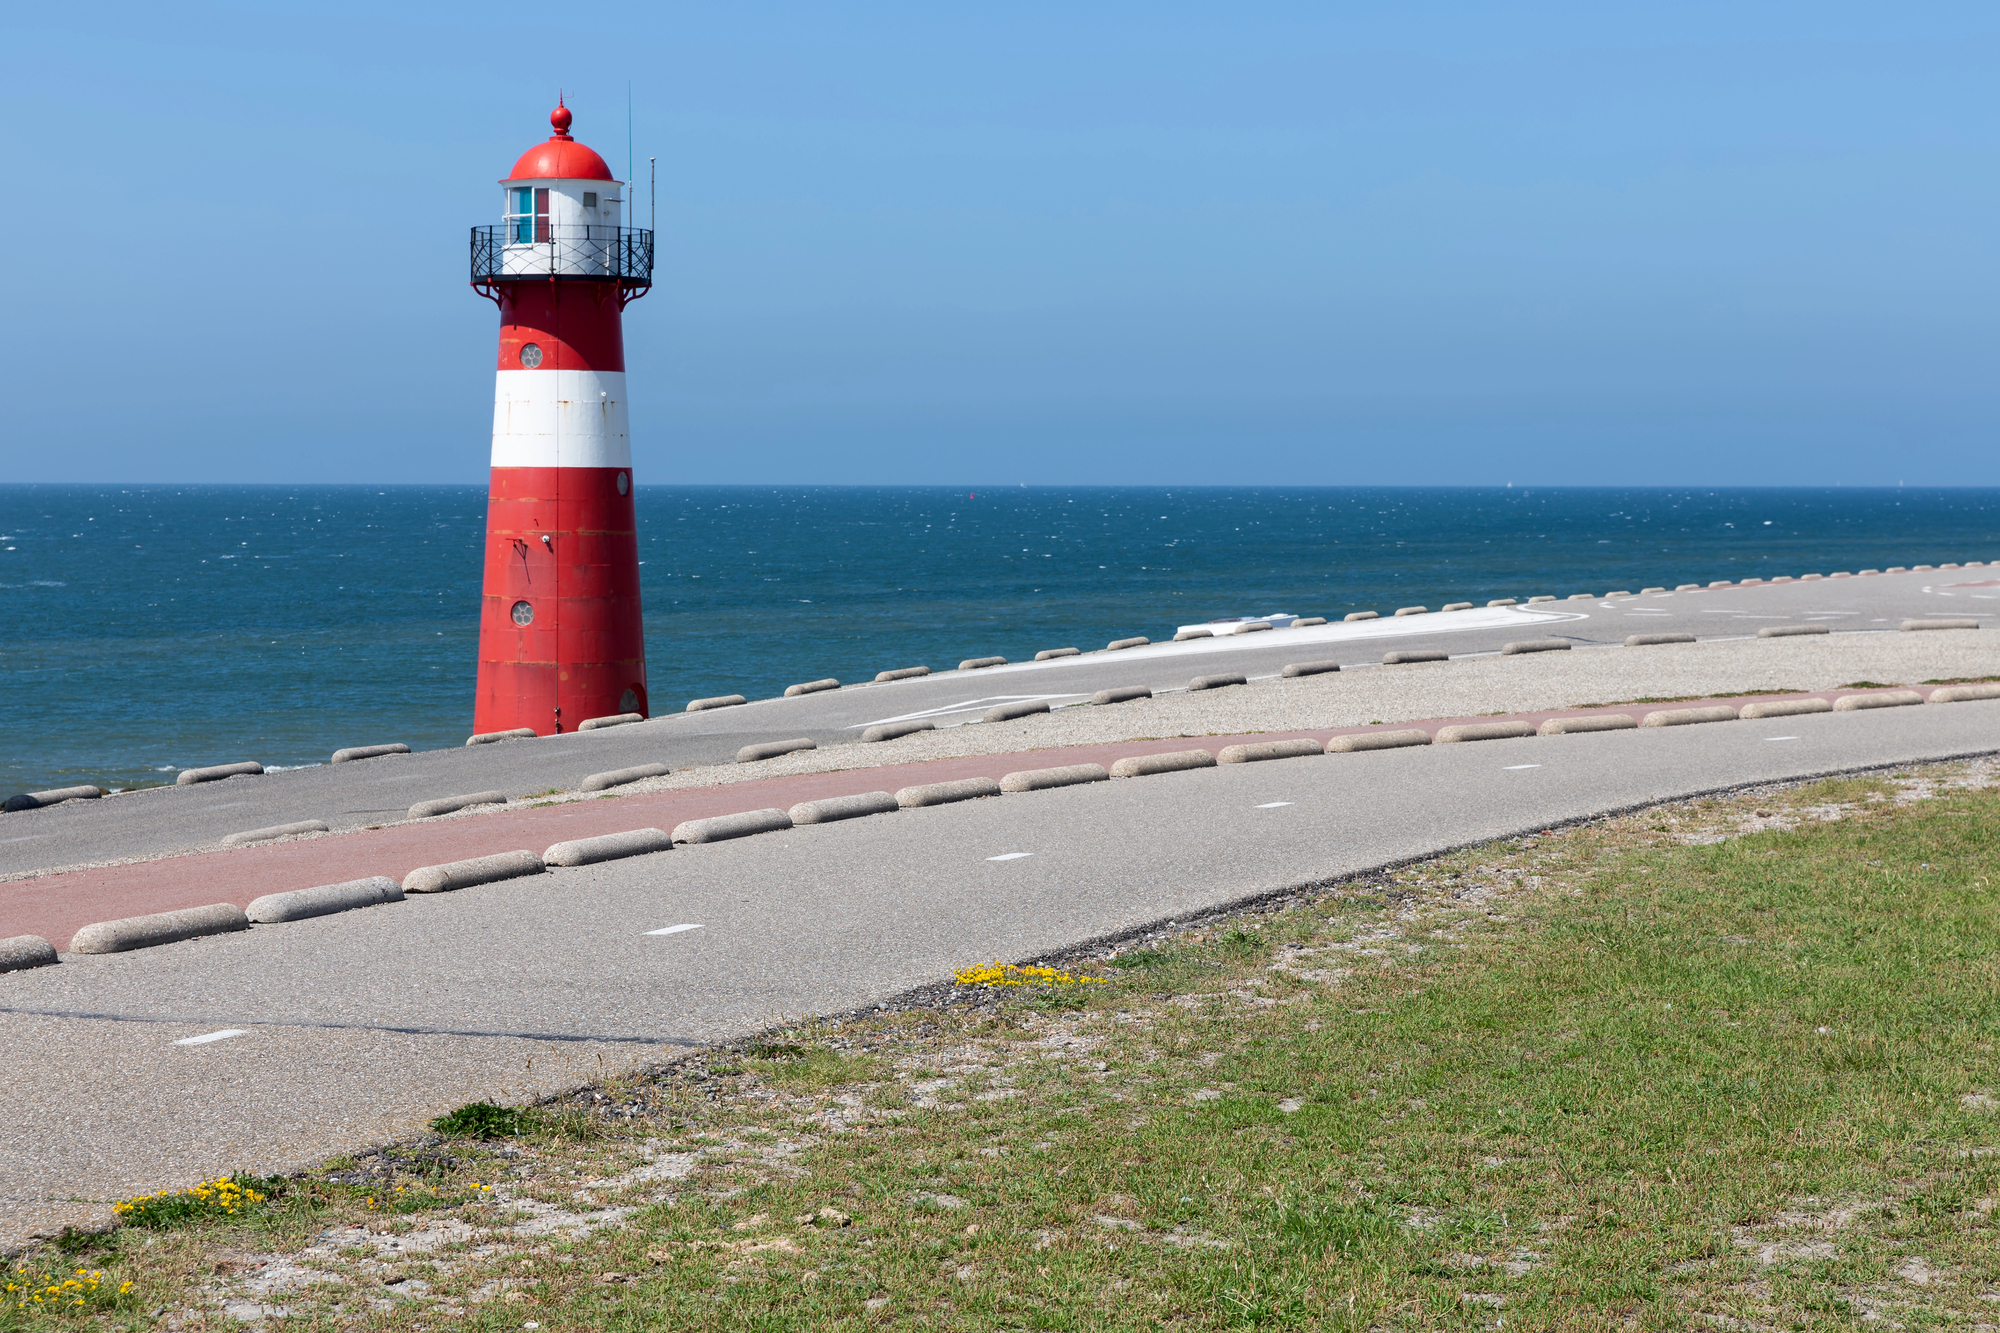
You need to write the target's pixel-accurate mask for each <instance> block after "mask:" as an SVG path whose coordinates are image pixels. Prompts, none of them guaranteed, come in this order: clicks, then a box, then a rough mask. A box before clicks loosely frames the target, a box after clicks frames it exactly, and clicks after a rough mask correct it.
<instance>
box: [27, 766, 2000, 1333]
mask: <svg viewBox="0 0 2000 1333" xmlns="http://www.w3.org/2000/svg"><path fill="white" fill-rule="evenodd" d="M1967 773H1970V774H1971V775H1972V776H1971V777H1968V776H1966V774H1967ZM1993 777H2000V770H1996V769H1991V768H1976V769H1972V770H1967V769H1964V768H1956V769H1933V770H1926V771H1923V772H1920V773H1915V774H1902V775H1892V776H1881V777H1867V778H1860V779H1843V780H1838V781H1834V782H1826V783H1819V784H1814V785H1812V786H1808V787H1802V788H1798V789H1793V790H1783V791H1761V792H1753V793H1747V794H1745V795H1743V796H1740V797H1733V798H1728V799H1703V800H1700V801H1695V802H1689V803H1685V804H1681V805H1676V806H1671V807H1663V808H1660V809H1655V810H1649V811H1644V812H1640V813H1638V814H1636V815H1633V816H1629V817H1624V818H1620V819H1616V820H1610V821H1604V822H1601V823H1598V824H1594V825H1590V826H1586V827H1583V828H1579V829H1573V830H1569V831H1566V832H1562V833H1557V834H1552V835H1539V836H1535V837H1531V838H1524V839H1520V840H1515V841H1510V842H1506V843H1501V844H1494V845H1490V846H1487V847H1483V848H1478V849H1474V850H1472V851H1470V852H1465V853H1461V854H1457V855H1453V856H1450V857H1445V858H1441V859H1438V860H1435V861H1431V862H1427V863H1424V864H1421V865H1417V866H1412V867H1409V868H1407V869H1405V870H1401V871H1398V872H1395V873H1393V874H1388V875H1383V876H1379V877H1377V878H1376V879H1374V880H1373V881H1371V882H1368V883H1365V884H1351V885H1345V886H1340V887H1339V888H1337V889H1335V890H1331V891H1328V892H1326V893H1323V894H1319V895H1313V896H1307V897H1302V898H1301V899H1300V900H1299V901H1298V902H1296V903H1295V904H1292V905H1290V906H1287V907H1283V908H1279V909H1274V910H1271V911H1268V912H1265V913H1261V914H1245V915H1240V916H1237V917H1233V918H1230V919H1227V920H1220V921H1215V922H1210V923H1207V924H1205V925H1199V926H1197V927H1196V928H1194V929H1192V930H1189V931H1187V932H1184V933H1181V934H1178V935H1173V936H1167V935H1160V936H1157V937H1153V938H1148V939H1146V940H1144V941H1139V942H1136V943H1135V944H1134V946H1133V947H1131V948H1128V949H1126V950H1124V951H1122V952H1120V953H1118V954H1117V955H1116V956H1115V957H1097V958H1075V959H1070V960H1066V961H1064V962H1063V963H1062V964H1060V967H1061V970H1062V971H1063V972H1065V973H1067V974H1070V975H1073V976H1076V975H1085V974H1088V975H1092V976H1101V977H1103V978H1104V979H1105V980H1104V981H1103V982H1102V983H1101V984H1088V985H1069V986H1062V985H1043V986H1036V985H1025V986H1000V985H986V986H980V985H974V986H961V987H957V988H956V995H955V997H954V1002H952V1003H950V1004H947V1005H944V1006H943V1007H940V1008H913V1009H908V1010H904V1011H901V1012H894V1013H882V1014H878V1015H876V1016H874V1017H872V1018H869V1019H866V1020H862V1021H856V1022H849V1023H838V1024H836V1023H814V1024H808V1025H805V1026H802V1027H800V1028H797V1029H794V1030H792V1031H788V1032H786V1033H783V1034H778V1035H774V1036H772V1037H770V1038H767V1039H765V1040H764V1041H761V1042H758V1043H754V1044H748V1045H746V1046H745V1047H743V1048H742V1049H739V1050H731V1051H716V1052H710V1053H706V1054H705V1055H703V1056H701V1057H697V1058H696V1059H694V1060H691V1061H689V1062H686V1063H685V1064H683V1065H680V1066H676V1067H675V1068H674V1069H672V1070H668V1071H664V1072H662V1073H660V1074H658V1075H656V1076H651V1077H645V1078H635V1079H632V1080H629V1081H625V1082H617V1083H607V1084H604V1085H601V1086H599V1087H596V1088H591V1089H586V1090H584V1091H582V1092H580V1093H579V1094H577V1095H576V1096H575V1097H574V1098H572V1099H570V1100H569V1101H567V1102H565V1103H564V1104H563V1105H561V1106H559V1107H544V1108H532V1113H531V1114H529V1115H528V1116H527V1117H526V1118H525V1119H523V1120H521V1121H519V1122H517V1128H519V1129H520V1131H521V1132H520V1133H519V1135H518V1136H517V1137H516V1136H509V1137H504V1138H492V1139H482V1138H476V1137H469V1136H468V1137H451V1138H447V1139H443V1140H441V1141H436V1142H431V1143H427V1144H421V1145H405V1146H403V1147H401V1148H397V1149H393V1150H381V1151H379V1152H377V1153H376V1154H374V1155H372V1156H365V1157H358V1158H355V1159H349V1160H343V1161H339V1162H334V1163H328V1164H326V1166H325V1167H323V1168H322V1169H320V1170H318V1171H316V1172H312V1173H308V1174H307V1175H305V1176H303V1177H301V1178H299V1179H297V1180H294V1181H292V1182H290V1184H289V1186H288V1188H287V1189H286V1190H285V1191H284V1193H283V1194H282V1196H280V1197H277V1198H275V1199H274V1200H273V1201H272V1202H270V1203H269V1204H266V1205H265V1206H263V1207H262V1208H260V1209H258V1210H257V1211H256V1213H255V1214H254V1215H252V1216H247V1217H242V1218H221V1219H206V1220H198V1221H195V1222H193V1223H190V1224H189V1225H187V1226H186V1227H183V1228H182V1229H179V1230H176V1231H173V1232H168V1233H146V1232H140V1231H136V1230H131V1229H121V1230H118V1231H114V1232H112V1233H109V1235H107V1236H104V1237H101V1238H99V1241H98V1248H97V1249H96V1250H94V1251H92V1252H90V1253H88V1254H79V1255H76V1256H73V1257H71V1258H65V1259H64V1260H63V1263H64V1264H66V1265H67V1267H65V1268H63V1270H62V1271H68V1270H69V1269H73V1268H77V1267H85V1268H87V1269H88V1271H92V1272H100V1271H101V1273H102V1274H103V1277H102V1283H103V1284H104V1287H105V1288H107V1289H116V1288H117V1287H118V1286H119V1284H121V1283H124V1282H131V1283H132V1284H133V1288H132V1291H133V1294H132V1296H131V1297H130V1298H129V1299H127V1298H121V1299H124V1301H125V1303H124V1304H123V1305H121V1306H120V1307H119V1311H118V1312H116V1313H113V1314H110V1315H96V1314H91V1313H90V1312H89V1311H88V1310H84V1309H81V1308H79V1309H78V1310H77V1313H75V1314H74V1315H54V1314H46V1313H36V1314H32V1315H24V1316H21V1318H22V1319H23V1320H27V1319H32V1320H35V1321H38V1323H37V1324H36V1325H35V1326H40V1325H42V1324H47V1325H50V1326H55V1325H58V1324H62V1323H65V1322H68V1323H71V1324H74V1323H76V1322H77V1321H81V1320H86V1319H88V1320H96V1321H97V1322H98V1323H99V1324H102V1323H103V1322H105V1320H106V1319H124V1320H125V1322H126V1324H127V1326H130V1327H137V1326H142V1325H144V1324H146V1323H147V1322H149V1321H150V1318H151V1316H150V1313H149V1312H151V1311H154V1310H158V1309H162V1308H165V1309H167V1310H169V1311H170V1314H169V1315H168V1316H164V1318H171V1319H172V1320H173V1321H174V1323H175V1326H176V1327H178V1328H181V1329H196V1328H223V1327H232V1326H237V1325H235V1324H234V1322H233V1321H232V1320H230V1319H228V1318H227V1317H226V1316H225V1315H223V1314H222V1312H221V1310H220V1306H219V1302H220V1300H221V1299H222V1297H223V1296H224V1295H226V1294H227V1293H229V1292H230V1291H241V1290H247V1289H248V1288H246V1287H243V1286H242V1285H241V1284H242V1283H245V1282H248V1281H249V1280H250V1279H248V1278H242V1277H236V1276H232V1272H233V1271H234V1270H232V1269H230V1267H229V1266H230V1265H238V1266H242V1265H248V1264H251V1263H252V1262H256V1263H263V1264H265V1265H266V1267H265V1268H263V1269H261V1270H257V1271H258V1272H260V1273H262V1274H265V1275H266V1276H265V1277H262V1278H259V1279H258V1280H259V1281H260V1282H264V1283H265V1284H266V1285H265V1287H264V1288H263V1289H262V1290H264V1291H266V1292H269V1291H270V1290H271V1288H270V1286H269V1282H270V1279H269V1277H268V1274H270V1273H272V1272H274V1271H278V1266H280V1265H287V1264H289V1265H292V1266H293V1267H294V1268H295V1269H297V1270H299V1271H304V1270H310V1271H311V1272H314V1273H319V1274H324V1275H325V1280H322V1281H320V1282H318V1284H317V1285H304V1284H303V1283H301V1284H299V1285H295V1286H293V1287H291V1288H289V1289H285V1288H279V1289H278V1292H277V1294H266V1295H263V1296H261V1297H260V1299H264V1300H269V1301H277V1300H279V1299H282V1301H283V1304H284V1305H285V1307H286V1308H287V1309H289V1310H290V1311H291V1312H292V1313H291V1317H290V1318H289V1319H286V1320H273V1321H271V1322H270V1323H268V1324H267V1327H270V1328H273V1329H275V1328H280V1327H299V1328H306V1327H328V1328H331V1327H342V1328H354V1327H360V1328H375V1327H380V1328H385V1329H389V1328H394V1329H403V1328H411V1329H414V1328H419V1327H422V1328H435V1327H438V1326H440V1325H443V1326H449V1327H454V1328H457V1327H465V1328H487V1329H500V1328H520V1327H522V1326H523V1325H524V1324H526V1323H529V1322H533V1323H535V1324H537V1325H538V1326H539V1327H540V1328H541V1329H543V1330H572V1329H574V1330H583V1329H593V1330H595V1329H605V1330H626V1329H683V1328H704V1329H707V1328H715V1329H757V1330H766V1329H814V1330H818V1329H864V1328H867V1329H873V1328H939V1329H945V1328H949V1329H1001V1328H1005V1329H1016V1328H1022V1329H1052V1330H1054V1329H1063V1330H1069V1329H1076V1330H1083V1329H1093V1330H1094V1329H1127V1328H1130V1329H1141V1328H1145V1329H1151V1328H1170V1329H1185V1330H1208V1329H1217V1330H1221V1329H1242V1328H1311V1329H1353V1328H1374V1329H1435V1328H1475V1327H1477V1328H1492V1327H1495V1326H1497V1325H1500V1324H1501V1322H1502V1321H1503V1320H1504V1325H1505V1326H1507V1327H1529V1328H1559V1329H1572V1328H1573V1329H1603V1328H1618V1327H1631V1328H1647V1329H1654V1328H1658V1329H1673V1328H1714V1327H1724V1328H1756V1329H1764V1328H1773V1329H1775V1328H1808V1329H1816V1328H1836V1327H1841V1328H1844V1327H1849V1326H1851V1325H1852V1324H1854V1323H1855V1322H1857V1321H1861V1320H1871V1321H1872V1320H1877V1319H1879V1320H1881V1321H1882V1322H1884V1323H1885V1324H1894V1325H1900V1326H1904V1327H1911V1328H1929V1327H1943V1326H1947V1325H1959V1324H1963V1325H1965V1326H1968V1327H1970V1326H1973V1325H1975V1324H1977V1323H1979V1322H1981V1321H1984V1322H1986V1323H1991V1322H1993V1319H1992V1312H1993V1310H1994V1308H1995V1307H1994V1301H1995V1298H1996V1297H2000V1245H1996V1243H1995V1242H1996V1240H2000V1234H1996V1229H1995V1226H1994V1208H1995V1203H1994V1199H1995V1196H1996V1195H2000V1151H1996V1145H1997V1144H2000V1075H1996V1073H1995V1041H1996V1037H2000V1005H1996V1003H1995V1000H1994V997H1995V995H1996V994H2000V912H1997V911H1996V895H1995V889H1996V888H2000V838H1996V830H2000V788H1994V787H1989V786H1984V785H1980V783H1983V782H1985V781H1987V780H1988V779H1990V778H1993ZM1975 779H1977V780H1976V781H1975ZM1058 997H1060V999H1061V1001H1062V1002H1063V1003H1064V1004H1079V1005H1080V1007H1074V1008H1063V1007H1051V1006H1050V1004H1049V1002H1050V1001H1051V1000H1054V999H1056V998H1058ZM491 1118H492V1117H491V1116H490V1114H489V1113H488V1112H485V1111H481V1112H478V1113H476V1114H474V1115H470V1116H468V1117H467V1121H466V1126H465V1128H466V1129H467V1130H468V1131H470V1132H477V1131H478V1129H479V1127H480V1126H481V1125H484V1124H486V1123H488V1122H489V1121H490V1120H491ZM566 1122H567V1123H568V1124H570V1125H571V1126H573V1127H577V1128H574V1129H573V1130H571V1131H565V1130H564V1129H563V1125H564V1123H566ZM584 1126H588V1127H589V1129H588V1131H587V1132H581V1130H580V1127H584ZM489 1185H490V1186H493V1187H495V1188H491V1189H488V1188H486V1186H489ZM475 1186H476V1187H475ZM399 1187H400V1190H401V1194H400V1195H398V1193H397V1191H398V1189H399ZM412 1192H417V1193H419V1194H420V1195H421V1196H422V1197H420V1199H419V1200H418V1201H417V1203H416V1204H415V1205H414V1206H408V1207H406V1206H405V1205H404V1204H403V1203H401V1202H399V1201H398V1200H399V1199H406V1198H408V1197H409V1195H410V1194H411V1193H412ZM385 1200H386V1201H387V1203H386V1206H385ZM611 1210H630V1211H616V1212H614V1211H611ZM148 1241H154V1242H157V1243H155V1244H148V1243H147V1242H148ZM391 1242H393V1245H392V1244H391ZM218 1265H222V1268H221V1269H218ZM49 1266H50V1267H51V1268H52V1269H53V1268H56V1267H57V1266H58V1265H57V1264H56V1263H55V1261H53V1260H51V1263H50V1265H49ZM190 1274H194V1275H195V1276H190ZM232 1283H234V1284H237V1285H235V1286H232V1285H231V1284H232ZM364 1298H365V1299H364ZM371 1302H372V1303H371ZM128 1308H129V1309H130V1310H132V1311H137V1312H139V1314H140V1315H141V1316H144V1317H134V1318H126V1316H125V1314H124V1313H123V1311H125V1310H126V1309H128ZM6 1326H7V1325H6V1323H5V1322H4V1321H0V1327H6Z"/></svg>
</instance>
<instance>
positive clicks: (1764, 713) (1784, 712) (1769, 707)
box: [1736, 699, 1833, 722]
mask: <svg viewBox="0 0 2000 1333" xmlns="http://www.w3.org/2000/svg"><path fill="white" fill-rule="evenodd" d="M1832 711H1833V705H1832V704H1831V703H1829V702H1828V701H1827V700H1825V699H1766V700H1765V701H1763V702H1762V703H1754V704H1744V705H1743V707H1741V708H1740V709H1738V710H1737V711H1736V715H1737V716H1738V717H1740V718H1743V719H1744V720H1746V721H1750V722H1754V721H1756V720H1757V719H1758V718H1760V717H1800V716H1802V715H1804V714H1806V713H1831V712H1832Z"/></svg>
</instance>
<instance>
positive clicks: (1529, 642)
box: [1500, 639, 1570, 657]
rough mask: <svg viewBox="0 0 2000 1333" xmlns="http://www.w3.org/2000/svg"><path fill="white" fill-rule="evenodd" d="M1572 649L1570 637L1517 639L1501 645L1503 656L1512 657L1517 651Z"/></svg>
mask: <svg viewBox="0 0 2000 1333" xmlns="http://www.w3.org/2000/svg"><path fill="white" fill-rule="evenodd" d="M1569 649H1570V642H1569V640H1568V639H1516V640H1514V642H1512V643H1503V644H1501V645H1500V655H1501V656H1502V657H1512V656H1514V655H1515V654H1517V653H1566V652H1568V651H1569Z"/></svg>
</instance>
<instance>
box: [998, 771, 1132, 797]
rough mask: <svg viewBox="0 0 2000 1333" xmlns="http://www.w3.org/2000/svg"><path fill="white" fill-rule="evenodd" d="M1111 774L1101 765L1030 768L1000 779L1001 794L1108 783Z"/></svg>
mask: <svg viewBox="0 0 2000 1333" xmlns="http://www.w3.org/2000/svg"><path fill="white" fill-rule="evenodd" d="M1110 780H1111V774H1109V773H1107V772H1106V771H1105V770H1104V765H1102V764H1065V765H1063V766H1062V767H1060V768H1030V769H1023V770H1022V771H1021V772H1019V773H1009V774H1007V775H1006V776H1005V777H1003V778H1001V779H1000V790H1001V791H1003V792H1024V791H1046V790H1048V789H1049V788H1051V787H1074V786H1076V785H1077V784H1078V783H1082V782H1109V781H1110Z"/></svg>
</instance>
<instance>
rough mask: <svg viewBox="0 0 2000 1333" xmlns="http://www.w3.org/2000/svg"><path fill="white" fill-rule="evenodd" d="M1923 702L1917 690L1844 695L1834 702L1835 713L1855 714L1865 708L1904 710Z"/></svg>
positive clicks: (1922, 697)
mask: <svg viewBox="0 0 2000 1333" xmlns="http://www.w3.org/2000/svg"><path fill="white" fill-rule="evenodd" d="M1923 701H1924V696H1923V695H1921V694H1918V693H1917V692H1916V691H1915V690H1884V691H1882V692H1881V693H1880V694H1844V695H1842V696H1841V697H1840V698H1838V699H1835V700H1834V701H1833V711H1834V712H1836V713H1853V712H1857V711H1859V710H1860V709H1863V708H1904V707H1907V706H1908V705H1910V704H1920V703H1922V702H1923Z"/></svg>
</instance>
